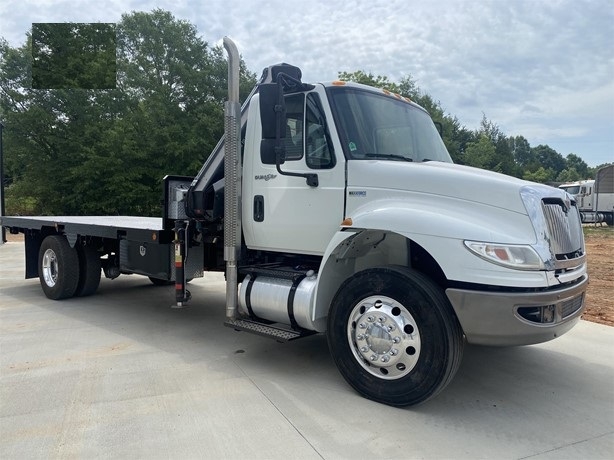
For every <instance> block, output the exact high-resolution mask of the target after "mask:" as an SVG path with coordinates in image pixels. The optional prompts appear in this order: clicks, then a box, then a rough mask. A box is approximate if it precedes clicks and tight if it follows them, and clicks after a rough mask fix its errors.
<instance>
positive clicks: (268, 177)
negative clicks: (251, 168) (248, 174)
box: [254, 174, 277, 181]
mask: <svg viewBox="0 0 614 460" xmlns="http://www.w3.org/2000/svg"><path fill="white" fill-rule="evenodd" d="M276 177H277V174H262V175H259V176H254V179H256V180H264V181H269V180H272V179H275V178H276Z"/></svg>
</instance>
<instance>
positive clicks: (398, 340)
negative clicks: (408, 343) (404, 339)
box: [392, 336, 401, 343]
mask: <svg viewBox="0 0 614 460" xmlns="http://www.w3.org/2000/svg"><path fill="white" fill-rule="evenodd" d="M392 341H393V342H394V343H400V342H401V337H399V336H397V337H395V338H394V339H392Z"/></svg>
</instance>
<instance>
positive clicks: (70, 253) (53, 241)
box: [38, 235, 79, 300]
mask: <svg viewBox="0 0 614 460" xmlns="http://www.w3.org/2000/svg"><path fill="white" fill-rule="evenodd" d="M38 277H39V280H40V283H41V287H42V288H43V292H44V293H45V295H46V296H47V297H48V298H50V299H53V300H60V299H66V298H68V297H72V296H73V295H74V294H75V291H76V290H77V284H78V283H79V256H78V255H77V250H76V249H75V248H71V247H70V245H69V244H68V241H66V238H64V237H63V236H61V235H50V236H48V237H46V238H45V239H44V240H43V242H42V243H41V247H40V250H39V253H38Z"/></svg>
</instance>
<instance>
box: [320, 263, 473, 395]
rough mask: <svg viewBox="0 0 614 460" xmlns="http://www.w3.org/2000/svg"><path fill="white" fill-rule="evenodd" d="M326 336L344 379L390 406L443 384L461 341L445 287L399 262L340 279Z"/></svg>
mask: <svg viewBox="0 0 614 460" xmlns="http://www.w3.org/2000/svg"><path fill="white" fill-rule="evenodd" d="M327 338H328V342H329V347H330V349H331V353H332V355H333V358H334V360H335V363H336V364H337V367H338V368H339V371H340V372H341V374H342V375H343V377H344V378H345V380H346V381H347V382H348V383H349V384H350V385H351V386H352V387H353V388H354V389H355V390H356V391H358V392H359V393H360V394H362V395H363V396H365V397H367V398H369V399H373V400H375V401H378V402H381V403H384V404H389V405H392V406H409V405H414V404H418V403H421V402H424V401H426V400H428V399H429V398H432V397H433V396H435V395H436V394H438V393H439V392H440V391H441V390H443V389H444V388H445V387H446V386H447V385H448V383H449V382H450V381H451V380H452V377H453V376H454V374H455V373H456V371H457V370H458V367H459V365H460V362H461V359H462V352H463V346H464V342H463V335H462V330H461V328H460V325H459V324H458V321H457V319H456V316H455V315H454V313H453V310H452V307H451V306H450V304H449V302H448V300H447V298H446V297H445V295H444V293H443V291H442V290H441V288H440V287H439V286H437V285H436V284H435V283H434V282H433V281H431V280H430V279H429V278H427V277H426V276H424V275H423V274H421V273H418V272H415V271H413V270H410V269H407V268H405V267H397V266H389V267H379V268H372V269H368V270H364V271H362V272H359V273H357V274H356V275H354V276H353V277H352V278H350V279H349V280H347V281H346V282H345V283H343V285H342V286H341V287H340V288H339V291H338V292H337V294H336V296H335V298H334V299H333V303H332V307H331V311H330V313H329V317H328V328H327Z"/></svg>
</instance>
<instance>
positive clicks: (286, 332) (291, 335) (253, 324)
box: [224, 318, 316, 342]
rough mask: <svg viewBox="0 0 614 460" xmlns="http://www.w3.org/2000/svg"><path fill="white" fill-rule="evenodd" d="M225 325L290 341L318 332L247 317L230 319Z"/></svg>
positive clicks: (282, 340) (278, 339) (236, 329)
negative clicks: (295, 328) (266, 322)
mask: <svg viewBox="0 0 614 460" xmlns="http://www.w3.org/2000/svg"><path fill="white" fill-rule="evenodd" d="M224 326H226V327H231V328H233V329H234V330H235V331H245V332H251V333H253V334H257V335H261V336H264V337H268V338H270V339H274V340H277V341H278V342H289V341H290V340H296V339H300V338H301V337H307V336H309V335H313V334H315V333H316V332H314V331H307V330H300V331H295V330H293V329H286V328H285V327H281V326H277V325H274V324H265V323H259V322H257V321H253V320H250V319H245V318H241V319H229V320H227V321H226V322H225V323H224Z"/></svg>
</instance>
